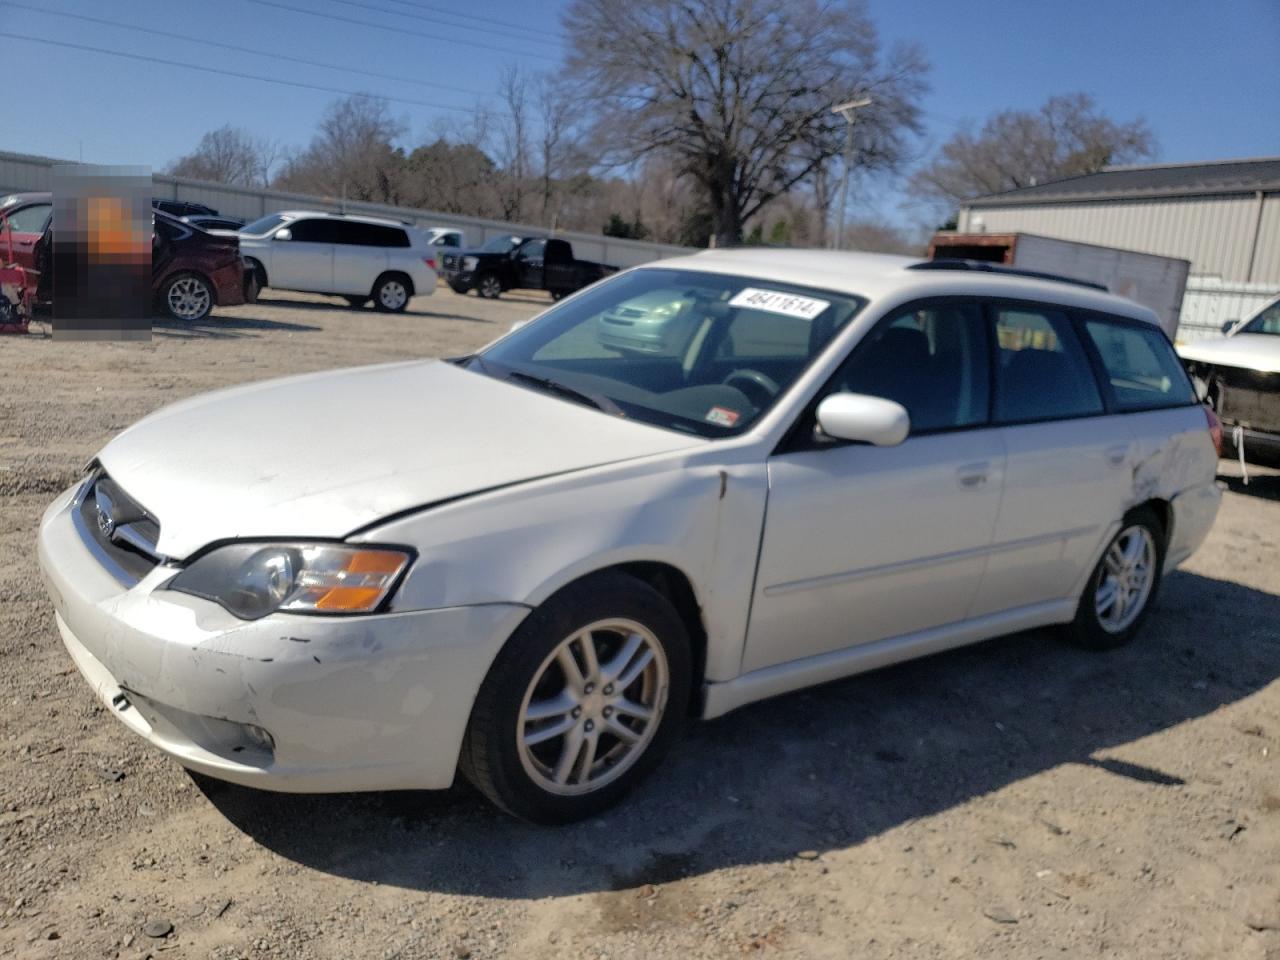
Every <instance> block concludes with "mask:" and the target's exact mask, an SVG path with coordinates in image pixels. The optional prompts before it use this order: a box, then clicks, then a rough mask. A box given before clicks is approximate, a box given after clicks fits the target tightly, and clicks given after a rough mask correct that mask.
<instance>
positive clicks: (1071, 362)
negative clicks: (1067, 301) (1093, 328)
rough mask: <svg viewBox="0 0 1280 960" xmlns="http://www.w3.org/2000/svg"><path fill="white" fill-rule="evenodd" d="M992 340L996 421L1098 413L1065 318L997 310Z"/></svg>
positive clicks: (1047, 312) (1083, 358)
mask: <svg viewBox="0 0 1280 960" xmlns="http://www.w3.org/2000/svg"><path fill="white" fill-rule="evenodd" d="M995 340H996V364H995V367H996V369H995V374H996V393H995V419H996V421H997V422H999V423H1031V422H1035V421H1039V420H1064V419H1070V418H1073V417H1088V416H1094V415H1097V414H1100V413H1102V412H1103V404H1102V396H1101V395H1100V394H1099V393H1098V384H1097V381H1096V380H1095V379H1094V375H1093V369H1092V367H1091V366H1090V363H1089V358H1088V355H1087V354H1086V353H1085V350H1084V347H1083V346H1082V345H1081V344H1080V342H1079V340H1078V339H1077V337H1076V334H1075V331H1074V330H1073V329H1072V325H1071V323H1070V321H1069V320H1068V319H1067V317H1066V316H1065V314H1063V313H1061V312H1059V311H1057V310H1054V309H1044V310H1040V309H1036V308H1034V307H1025V308H1024V307H1014V306H1003V305H998V306H996V308H995Z"/></svg>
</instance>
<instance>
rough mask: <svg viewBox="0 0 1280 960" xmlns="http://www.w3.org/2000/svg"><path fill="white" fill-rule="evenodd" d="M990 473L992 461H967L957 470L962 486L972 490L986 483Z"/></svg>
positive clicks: (957, 476)
mask: <svg viewBox="0 0 1280 960" xmlns="http://www.w3.org/2000/svg"><path fill="white" fill-rule="evenodd" d="M990 474H991V464H990V463H966V464H965V465H964V466H963V467H960V468H959V469H957V470H956V479H957V480H958V481H959V482H960V486H962V487H966V488H968V489H970V490H972V489H974V488H975V487H980V486H982V485H983V484H984V483H986V482H987V477H988V476H990Z"/></svg>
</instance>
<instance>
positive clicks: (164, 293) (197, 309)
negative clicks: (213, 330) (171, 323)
mask: <svg viewBox="0 0 1280 960" xmlns="http://www.w3.org/2000/svg"><path fill="white" fill-rule="evenodd" d="M160 302H161V304H162V305H163V307H164V310H165V313H167V314H168V315H169V316H170V317H172V318H173V319H174V320H182V321H185V322H187V323H192V322H195V321H198V320H203V319H204V318H205V317H207V316H208V315H209V311H210V310H212V309H213V290H212V289H211V288H210V286H209V281H208V280H206V279H205V278H204V277H202V276H200V275H199V274H195V273H180V274H178V275H177V276H175V277H171V278H170V279H169V280H168V281H166V282H165V285H164V288H163V289H162V290H161V291H160Z"/></svg>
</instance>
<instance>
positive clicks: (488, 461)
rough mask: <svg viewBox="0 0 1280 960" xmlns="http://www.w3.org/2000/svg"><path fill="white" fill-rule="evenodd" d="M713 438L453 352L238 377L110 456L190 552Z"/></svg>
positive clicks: (377, 515)
mask: <svg viewBox="0 0 1280 960" xmlns="http://www.w3.org/2000/svg"><path fill="white" fill-rule="evenodd" d="M706 442H707V441H706V440H704V439H702V438H699V437H686V436H683V435H681V434H679V433H673V432H671V431H668V430H663V429H660V428H658V427H652V426H648V425H646V424H642V423H637V422H636V421H633V420H625V419H622V418H619V417H616V416H612V415H609V414H606V413H602V412H600V411H598V410H593V409H591V408H590V407H586V406H582V405H579V404H576V403H572V402H569V401H566V400H562V399H559V398H557V397H554V396H551V395H548V394H543V393H540V392H537V391H535V390H532V389H527V388H524V387H520V386H516V385H514V384H511V383H507V382H505V381H499V380H495V379H493V378H491V377H488V376H484V375H482V374H479V373H473V372H471V371H468V370H464V369H462V368H460V367H457V366H455V365H453V364H450V363H445V362H442V361H415V362H412V363H399V364H392V365H383V366H376V367H361V368H355V369H351V370H337V371H333V372H329V373H322V374H310V375H305V376H300V377H291V378H288V379H285V380H272V381H265V382H262V383H255V384H249V385H246V386H241V387H234V388H232V389H229V390H221V391H217V392H215V393H211V394H205V395H203V396H200V397H195V398H193V399H190V400H186V401H183V402H180V403H177V404H174V405H173V406H170V407H166V408H164V409H162V410H160V411H158V412H156V413H154V414H152V415H151V416H149V417H146V418H145V419H143V420H140V421H139V422H138V423H137V424H135V425H134V426H132V427H130V428H129V429H128V430H126V431H124V432H123V433H121V434H120V435H119V436H117V437H116V438H115V439H114V440H112V441H111V442H110V443H108V444H107V446H106V447H105V448H104V449H103V450H102V452H101V453H100V454H99V456H98V460H99V462H100V463H101V464H102V466H103V468H104V469H105V470H106V471H107V472H108V473H109V474H110V475H111V476H112V477H113V478H114V479H115V480H116V482H117V483H119V484H120V485H121V487H122V488H123V489H124V490H126V491H127V492H128V493H129V495H130V496H131V497H132V498H133V499H134V500H136V501H137V502H138V503H140V504H142V505H143V506H144V507H145V508H146V509H147V510H148V511H149V512H150V513H151V514H152V515H153V516H155V518H156V519H157V520H158V521H159V524H160V539H159V541H158V543H157V545H156V546H157V549H158V550H159V552H160V553H162V554H164V555H165V556H168V557H174V558H184V557H187V556H189V555H190V554H191V553H193V552H195V551H196V550H198V549H200V548H201V547H203V546H205V545H207V544H209V543H213V542H215V541H219V540H225V539H234V538H252V537H289V538H303V537H318V538H341V537H345V536H347V535H348V534H350V533H352V532H354V531H356V530H358V529H361V528H363V527H366V526H368V525H370V524H373V523H375V522H377V521H378V520H380V519H383V518H385V517H388V516H390V515H392V514H397V513H401V512H403V511H406V510H412V509H414V508H417V507H425V506H428V505H430V504H433V503H439V502H441V501H445V500H451V499H454V498H457V497H461V496H465V495H467V494H473V493H477V492H480V491H484V490H489V489H493V488H496V487H502V486H507V485H510V484H513V483H519V482H522V481H526V480H533V479H536V478H539V477H547V476H551V475H554V474H560V473H565V472H568V471H573V470H581V469H584V468H587V467H593V466H599V465H601V464H606V463H613V462H617V461H621V460H628V459H633V458H636V457H644V456H649V455H653V454H659V453H666V452H670V451H675V450H680V449H685V448H693V447H698V446H701V445H703V444H705V443H706Z"/></svg>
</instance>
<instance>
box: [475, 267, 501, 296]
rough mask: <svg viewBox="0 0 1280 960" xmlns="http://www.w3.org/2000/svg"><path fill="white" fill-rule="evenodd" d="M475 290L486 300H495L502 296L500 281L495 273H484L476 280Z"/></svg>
mask: <svg viewBox="0 0 1280 960" xmlns="http://www.w3.org/2000/svg"><path fill="white" fill-rule="evenodd" d="M476 292H477V293H478V294H480V296H482V297H484V298H485V299H486V300H497V299H498V298H499V297H500V296H502V281H501V280H499V279H498V275H497V274H496V273H485V274H482V275H481V276H480V278H479V279H478V280H476Z"/></svg>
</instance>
